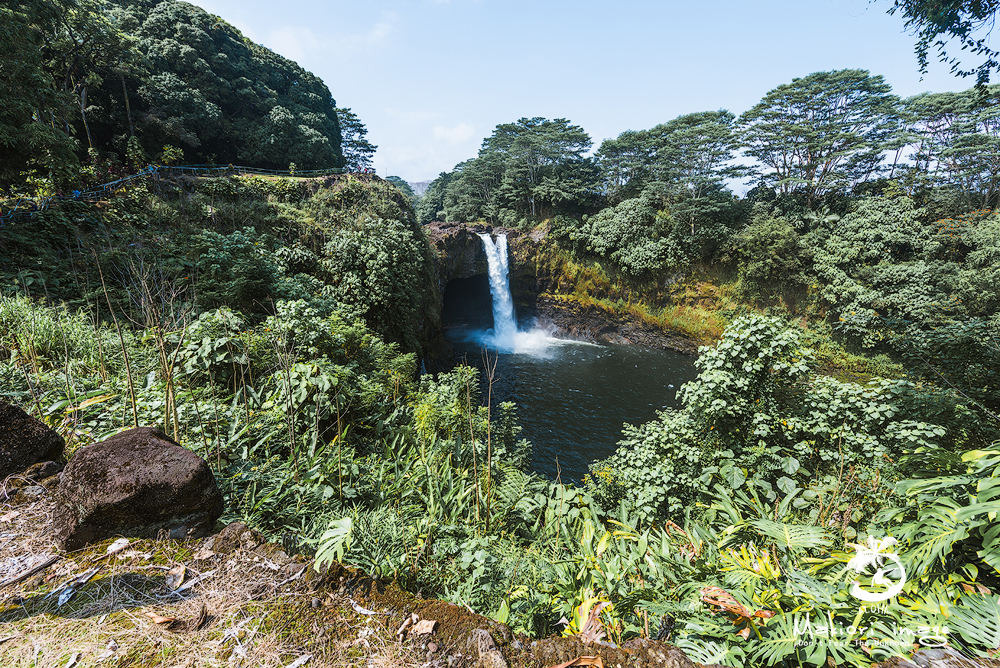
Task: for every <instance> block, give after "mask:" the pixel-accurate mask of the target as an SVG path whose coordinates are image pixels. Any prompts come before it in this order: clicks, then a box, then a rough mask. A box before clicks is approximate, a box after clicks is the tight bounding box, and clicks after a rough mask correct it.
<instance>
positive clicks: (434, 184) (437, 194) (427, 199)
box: [414, 172, 455, 225]
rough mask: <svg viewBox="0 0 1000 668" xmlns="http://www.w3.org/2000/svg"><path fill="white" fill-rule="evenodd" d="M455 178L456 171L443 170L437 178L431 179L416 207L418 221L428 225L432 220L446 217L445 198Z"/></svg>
mask: <svg viewBox="0 0 1000 668" xmlns="http://www.w3.org/2000/svg"><path fill="white" fill-rule="evenodd" d="M454 178H455V172H441V173H440V174H438V177H437V178H436V179H434V180H433V181H431V184H430V185H429V186H427V190H425V191H424V195H423V197H421V198H420V201H419V202H418V203H417V205H416V207H414V208H415V210H416V213H417V222H418V223H420V224H421V225H427V224H428V223H430V222H431V221H434V220H438V219H443V218H444V215H445V212H444V199H445V195H446V193H447V191H448V184H450V183H451V181H452V179H454Z"/></svg>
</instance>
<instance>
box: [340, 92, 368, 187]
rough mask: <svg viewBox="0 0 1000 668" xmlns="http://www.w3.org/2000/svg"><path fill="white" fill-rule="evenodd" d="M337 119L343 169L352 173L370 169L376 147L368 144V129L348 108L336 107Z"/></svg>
mask: <svg viewBox="0 0 1000 668" xmlns="http://www.w3.org/2000/svg"><path fill="white" fill-rule="evenodd" d="M337 118H338V119H339V120H340V142H341V150H342V151H343V152H344V167H346V168H347V169H348V170H349V171H352V172H360V171H362V170H364V169H371V166H372V156H373V155H375V151H376V149H378V146H375V145H374V144H371V143H369V142H368V140H367V139H365V137H366V136H367V135H368V128H366V127H365V124H364V123H362V122H361V119H359V118H358V116H357V114H355V113H354V112H353V111H351V110H350V109H348V108H343V109H342V108H340V107H337Z"/></svg>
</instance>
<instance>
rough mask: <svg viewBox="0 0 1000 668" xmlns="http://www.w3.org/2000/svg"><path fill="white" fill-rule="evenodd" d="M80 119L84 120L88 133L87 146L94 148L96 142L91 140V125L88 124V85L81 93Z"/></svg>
mask: <svg viewBox="0 0 1000 668" xmlns="http://www.w3.org/2000/svg"><path fill="white" fill-rule="evenodd" d="M80 117H81V118H83V129H84V130H86V131H87V146H88V147H90V148H94V142H93V141H92V140H91V138H90V125H88V124H87V85H86V84H84V86H83V89H82V90H81V91H80Z"/></svg>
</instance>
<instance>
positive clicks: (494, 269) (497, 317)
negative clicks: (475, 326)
mask: <svg viewBox="0 0 1000 668" xmlns="http://www.w3.org/2000/svg"><path fill="white" fill-rule="evenodd" d="M479 238H480V239H482V240H483V249H484V250H485V251H486V260H487V262H488V264H489V270H490V296H491V297H492V298H493V330H492V331H490V332H487V333H486V334H485V335H484V336H482V337H477V338H478V339H479V341H480V343H482V344H483V345H486V346H489V347H491V348H496V349H497V350H499V351H502V352H506V353H528V354H532V355H542V354H545V351H546V349H547V348H548V347H549V345H550V344H551V343H553V342H560V340H559V339H555V338H552V336H550V332H549V331H547V330H543V329H538V328H535V329H532V330H531V331H528V332H522V331H518V329H517V321H516V320H515V319H514V298H513V297H512V296H511V294H510V282H509V279H508V274H509V271H508V264H507V235H506V234H498V235H497V240H496V243H494V242H493V237H491V236H490V235H489V234H480V235H479Z"/></svg>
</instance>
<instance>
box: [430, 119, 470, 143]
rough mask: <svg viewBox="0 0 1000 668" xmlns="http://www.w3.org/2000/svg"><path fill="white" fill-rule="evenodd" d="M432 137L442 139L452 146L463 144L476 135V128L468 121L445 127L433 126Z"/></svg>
mask: <svg viewBox="0 0 1000 668" xmlns="http://www.w3.org/2000/svg"><path fill="white" fill-rule="evenodd" d="M433 132H434V139H436V140H438V141H443V142H445V143H446V144H451V145H452V146H454V145H456V144H464V143H465V142H467V141H469V140H470V139H474V138H475V136H476V129H475V128H474V127H472V126H471V125H469V124H468V123H459V124H458V125H456V126H455V127H451V128H446V127H444V126H441V125H435V126H434V130H433Z"/></svg>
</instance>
